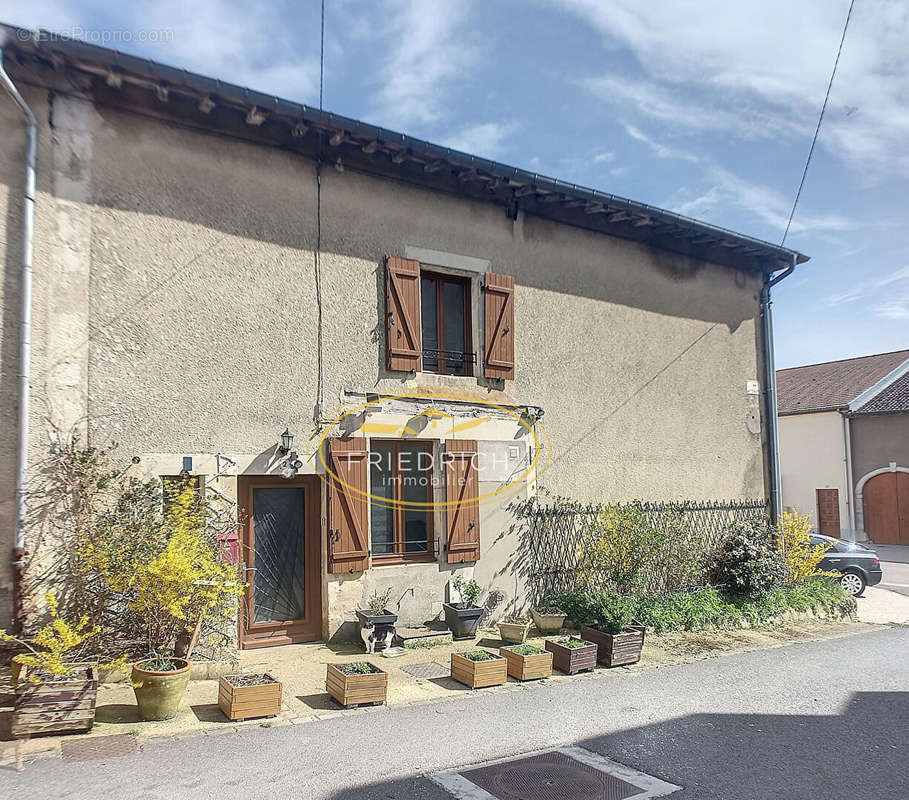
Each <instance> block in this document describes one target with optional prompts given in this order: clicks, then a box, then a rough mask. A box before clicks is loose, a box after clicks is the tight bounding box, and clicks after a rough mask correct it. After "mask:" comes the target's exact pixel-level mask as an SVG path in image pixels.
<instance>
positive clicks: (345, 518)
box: [328, 436, 369, 574]
mask: <svg viewBox="0 0 909 800" xmlns="http://www.w3.org/2000/svg"><path fill="white" fill-rule="evenodd" d="M328 458H329V460H328V463H329V465H330V466H331V471H332V472H333V473H334V474H335V475H336V476H337V478H340V479H341V480H342V481H343V482H344V483H345V484H347V486H345V485H343V484H341V483H339V482H338V480H337V479H336V478H335V477H331V479H330V481H329V485H328V571H329V572H331V573H335V574H337V573H343V572H362V571H363V570H365V569H368V568H369V532H368V530H367V527H366V521H367V514H366V505H367V499H366V492H367V483H366V480H367V473H368V466H369V452H368V450H367V447H366V439H365V438H363V437H362V436H361V437H354V438H351V439H336V438H332V439H329V440H328ZM354 490H358V491H354ZM361 492H362V494H360V493H361Z"/></svg>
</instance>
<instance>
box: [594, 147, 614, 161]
mask: <svg viewBox="0 0 909 800" xmlns="http://www.w3.org/2000/svg"><path fill="white" fill-rule="evenodd" d="M609 161H615V153H614V152H613V151H612V150H607V151H606V152H604V153H597V154H596V155H595V156H594V157H593V163H594V164H603V163H606V162H609Z"/></svg>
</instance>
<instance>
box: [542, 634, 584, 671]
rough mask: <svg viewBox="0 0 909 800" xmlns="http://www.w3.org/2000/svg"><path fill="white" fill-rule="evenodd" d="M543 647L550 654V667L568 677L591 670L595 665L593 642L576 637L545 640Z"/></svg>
mask: <svg viewBox="0 0 909 800" xmlns="http://www.w3.org/2000/svg"><path fill="white" fill-rule="evenodd" d="M543 646H544V647H545V648H546V649H547V650H548V651H549V652H550V653H552V665H553V666H554V667H555V668H556V669H557V670H559V671H561V672H565V673H567V674H568V675H574V674H575V673H576V672H584V671H585V670H592V669H593V668H594V667H595V666H596V663H597V646H596V643H595V642H586V641H584V640H583V639H578V638H577V637H576V636H568V637H566V638H564V639H547V640H546V641H545V642H544V643H543Z"/></svg>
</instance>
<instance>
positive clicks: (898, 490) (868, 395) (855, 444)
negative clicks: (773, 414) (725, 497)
mask: <svg viewBox="0 0 909 800" xmlns="http://www.w3.org/2000/svg"><path fill="white" fill-rule="evenodd" d="M777 396H778V407H779V440H780V473H781V477H782V488H783V503H784V504H785V505H786V506H788V507H790V508H793V509H795V510H797V511H798V512H799V513H800V514H809V515H810V516H811V519H812V522H813V523H814V525H815V528H816V529H817V531H818V533H822V534H824V535H826V536H841V537H843V538H848V539H857V540H859V541H864V540H866V539H871V540H872V541H874V542H876V543H877V544H909V350H898V351H896V352H893V353H878V354H876V355H871V356H864V357H862V358H848V359H844V360H842V361H830V362H826V363H824V364H809V365H807V366H804V367H793V368H791V369H783V370H780V371H779V372H777Z"/></svg>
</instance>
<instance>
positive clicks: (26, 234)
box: [0, 46, 38, 631]
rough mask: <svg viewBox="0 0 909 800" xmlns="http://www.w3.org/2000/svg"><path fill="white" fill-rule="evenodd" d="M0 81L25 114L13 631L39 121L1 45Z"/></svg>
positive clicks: (19, 617) (18, 591) (24, 490)
mask: <svg viewBox="0 0 909 800" xmlns="http://www.w3.org/2000/svg"><path fill="white" fill-rule="evenodd" d="M0 81H2V82H3V86H4V88H5V89H6V91H7V92H8V93H9V95H10V96H11V97H12V98H13V100H15V102H16V105H18V106H19V108H20V109H22V113H23V114H24V115H25V121H26V128H25V192H24V195H23V208H22V273H21V279H20V280H21V292H22V296H21V302H20V309H21V310H20V318H19V413H18V419H17V430H18V443H17V450H16V534H15V539H14V543H13V552H12V567H13V620H12V621H13V625H12V627H13V630H15V631H21V630H22V626H23V623H24V608H23V602H22V599H23V598H22V571H23V568H24V560H25V513H26V498H27V494H28V411H29V408H28V406H29V380H30V377H31V332H32V273H33V270H32V261H33V253H34V239H35V236H34V233H35V187H36V179H37V170H38V122H37V120H36V119H35V115H34V114H33V113H32V110H31V109H30V108H29V107H28V103H26V102H25V100H24V99H23V98H22V95H21V94H19V90H18V89H17V88H16V85H15V84H14V83H13V81H12V79H11V78H10V76H9V75H8V74H7V73H6V69H5V68H4V66H3V48H2V46H0Z"/></svg>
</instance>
